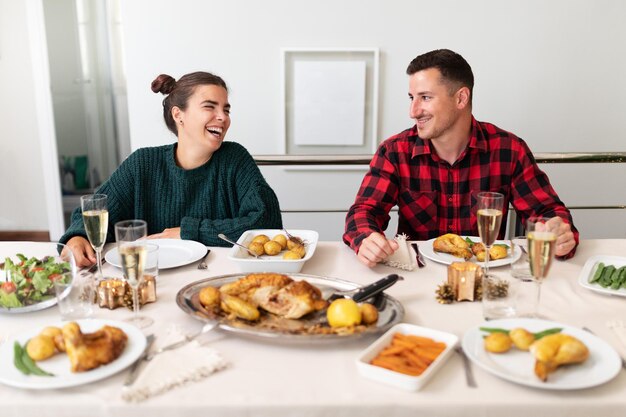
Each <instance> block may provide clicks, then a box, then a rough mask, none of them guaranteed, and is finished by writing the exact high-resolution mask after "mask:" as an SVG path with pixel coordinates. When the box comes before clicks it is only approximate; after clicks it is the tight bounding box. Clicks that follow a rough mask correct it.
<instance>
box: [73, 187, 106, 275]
mask: <svg viewBox="0 0 626 417" xmlns="http://www.w3.org/2000/svg"><path fill="white" fill-rule="evenodd" d="M80 207H81V210H82V212H83V223H84V224H85V231H86V232H87V238H88V239H89V243H90V244H91V246H92V247H93V250H94V251H95V252H96V262H97V264H98V280H101V279H102V248H103V247H104V244H105V242H106V240H107V229H108V227H109V211H108V210H107V196H106V195H105V194H90V195H84V196H82V197H80Z"/></svg>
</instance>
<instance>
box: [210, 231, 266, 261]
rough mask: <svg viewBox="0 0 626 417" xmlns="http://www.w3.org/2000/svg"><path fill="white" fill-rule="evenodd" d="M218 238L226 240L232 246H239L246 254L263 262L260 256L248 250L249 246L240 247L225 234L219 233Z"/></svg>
mask: <svg viewBox="0 0 626 417" xmlns="http://www.w3.org/2000/svg"><path fill="white" fill-rule="evenodd" d="M217 237H219V238H220V239H222V240H225V241H226V242H228V243H230V244H231V245H235V246H239V247H240V248H242V249H245V250H246V252H248V254H250V255H252V256H253V257H254V258H256V259H259V260H263V258H261V257H260V256H259V255H257V254H256V253H254V252H252V251H251V250H250V249H248V247H247V246H244V245H240V244H239V243H237V242H233V241H232V240H230V239H229V238H227V237H226V235H225V234H224V233H218V235H217Z"/></svg>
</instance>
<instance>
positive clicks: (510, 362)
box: [462, 319, 622, 390]
mask: <svg viewBox="0 0 626 417" xmlns="http://www.w3.org/2000/svg"><path fill="white" fill-rule="evenodd" d="M479 327H500V328H504V329H513V328H515V327H523V328H525V329H527V330H528V331H530V332H538V331H542V330H546V329H550V328H553V327H561V328H563V330H562V332H563V333H565V334H569V335H571V336H574V337H576V338H577V339H579V340H580V341H581V342H583V343H584V344H585V345H586V346H587V348H589V353H590V355H589V358H588V359H587V360H586V361H585V362H583V363H581V364H577V365H571V366H563V367H560V368H558V369H557V370H556V371H555V372H554V373H551V374H550V375H549V376H548V380H547V381H546V382H541V381H540V380H539V378H537V376H536V375H535V373H534V364H535V359H534V357H533V355H532V354H531V353H529V352H524V351H521V350H518V349H515V348H512V349H511V350H510V351H509V352H507V353H500V354H497V353H489V352H487V351H485V348H484V341H483V336H485V335H486V334H487V333H485V332H483V331H481V330H480V329H479ZM462 346H463V350H464V351H465V353H466V354H467V356H468V357H469V358H470V359H471V360H472V361H473V362H474V363H475V364H476V365H478V366H480V367H481V368H483V369H484V370H486V371H487V372H490V373H492V374H494V375H496V376H498V377H500V378H502V379H506V380H507V381H511V382H515V383H517V384H521V385H526V386H529V387H534V388H542V389H551V390H573V389H581V388H590V387H594V386H596V385H600V384H604V383H605V382H608V381H610V380H611V379H613V378H614V377H615V376H616V375H617V374H618V373H619V371H620V369H621V365H622V363H621V360H620V357H619V355H618V354H617V352H615V350H614V349H613V348H612V347H611V346H609V344H608V343H606V342H605V341H604V340H602V339H600V338H598V337H597V336H594V335H593V334H591V333H589V332H586V331H584V330H581V329H578V328H576V327H572V326H568V325H565V324H561V323H555V322H553V321H548V320H538V319H503V320H490V321H488V322H484V323H483V324H481V325H479V326H476V327H474V328H472V329H470V330H468V331H467V332H466V333H465V335H464V336H463V343H462Z"/></svg>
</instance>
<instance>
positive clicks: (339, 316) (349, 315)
mask: <svg viewBox="0 0 626 417" xmlns="http://www.w3.org/2000/svg"><path fill="white" fill-rule="evenodd" d="M326 318H327V319H328V324H330V327H347V326H356V325H357V324H361V309H360V308H359V305H358V304H357V303H355V302H354V300H351V299H349V298H340V299H338V300H335V301H333V302H332V303H331V304H330V306H329V307H328V310H326Z"/></svg>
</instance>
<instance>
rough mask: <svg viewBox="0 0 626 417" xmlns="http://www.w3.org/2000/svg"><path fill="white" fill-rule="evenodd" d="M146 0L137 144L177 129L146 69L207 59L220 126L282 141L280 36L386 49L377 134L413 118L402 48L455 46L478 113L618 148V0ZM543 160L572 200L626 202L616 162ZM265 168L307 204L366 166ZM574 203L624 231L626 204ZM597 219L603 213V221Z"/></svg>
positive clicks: (565, 144)
mask: <svg viewBox="0 0 626 417" xmlns="http://www.w3.org/2000/svg"><path fill="white" fill-rule="evenodd" d="M150 4H151V7H150V8H146V7H144V6H145V3H144V2H137V1H135V2H123V3H122V20H123V24H124V33H125V41H126V53H127V55H126V63H127V80H128V100H129V111H130V128H131V145H132V148H133V149H136V148H139V147H142V146H152V145H157V144H164V143H170V142H172V141H173V140H174V137H173V136H172V135H171V134H170V133H169V132H168V131H167V130H166V128H165V126H164V124H163V121H162V117H161V107H160V102H161V100H162V96H160V95H158V96H157V95H155V94H153V93H152V92H151V91H150V89H149V86H150V82H151V81H152V80H153V79H154V77H155V76H157V75H158V74H160V73H168V74H170V75H172V76H174V77H176V78H178V77H180V76H181V75H183V74H185V73H187V72H191V71H195V70H206V71H212V72H215V73H217V74H219V75H221V76H222V77H224V79H225V80H226V82H227V83H228V84H229V86H230V89H231V95H230V101H231V103H232V105H233V110H232V118H233V124H232V126H231V129H230V131H229V138H230V139H231V140H236V141H238V142H240V143H242V144H244V145H245V146H246V147H247V148H248V149H249V150H250V152H251V153H253V154H272V153H279V152H280V151H281V149H282V147H283V144H282V142H281V141H283V126H282V125H281V120H282V117H281V100H282V97H281V85H282V79H281V53H280V50H281V48H286V47H301V48H326V47H345V48H359V47H376V48H380V52H381V62H380V99H379V123H378V126H379V128H378V136H377V137H378V138H379V140H383V139H384V138H386V137H388V136H390V135H392V134H394V133H396V132H398V131H400V130H403V129H405V128H407V127H409V126H411V125H412V122H411V121H410V120H409V118H408V100H407V76H406V75H405V70H406V67H407V65H408V63H409V62H410V60H411V59H412V58H414V57H415V56H416V55H418V54H420V53H423V52H426V51H429V50H431V49H436V48H450V49H453V50H456V51H457V52H459V53H461V54H462V55H463V56H464V57H465V58H466V59H467V60H468V62H469V63H470V65H472V68H473V70H474V73H475V78H476V86H475V90H474V93H475V98H474V113H475V115H476V117H477V118H478V119H479V120H487V121H490V122H492V123H495V124H497V125H499V126H500V127H502V128H504V129H507V130H510V131H513V132H515V133H516V134H517V135H519V136H521V137H522V138H524V139H525V140H526V141H527V142H528V143H529V144H530V146H531V148H532V149H533V151H534V152H589V151H616V152H619V151H624V150H626V149H625V148H626V146H624V143H625V141H626V124H624V123H623V122H622V121H621V120H622V117H623V115H624V114H626V101H625V100H623V96H624V94H625V93H626V87H625V86H626V82H624V81H626V54H624V53H622V51H624V50H626V2H623V1H620V0H597V1H594V0H573V1H572V0H553V1H548V2H546V1H544V0H530V1H524V2H519V1H502V0H475V1H464V0H447V1H437V2H427V1H416V0H387V1H380V0H342V1H337V0H319V1H316V2H309V3H304V2H294V1H289V0H266V1H263V2H254V1H244V0H232V1H228V2H205V1H201V0H183V1H179V2H177V5H176V6H175V7H173V5H172V4H171V3H170V2H169V1H165V0H157V1H151V2H150ZM167 13H172V14H173V15H174V16H175V17H173V18H172V19H171V20H168V21H167V22H166V23H163V20H161V19H160V18H159V17H160V16H161V15H163V14H167ZM325 111H327V112H329V113H330V112H333V111H334V109H333V108H328V109H325ZM320 123H324V120H320ZM329 129H332V126H329ZM544 169H546V170H548V171H549V172H554V175H552V177H553V182H554V184H555V188H556V189H557V191H558V192H559V193H560V195H561V198H562V199H563V200H564V201H565V202H566V203H567V204H569V205H578V206H583V205H602V204H624V203H625V202H626V188H625V187H618V188H617V189H613V190H611V191H610V192H609V187H608V186H605V184H607V183H606V180H605V179H606V178H623V177H624V176H625V174H626V165H625V164H618V165H613V166H610V167H609V166H590V165H575V166H573V165H570V166H568V167H563V166H561V167H554V166H545V167H544ZM263 172H264V174H265V175H266V177H267V179H268V181H269V182H270V184H271V185H272V186H273V187H274V188H275V190H276V192H277V194H278V196H279V199H280V201H281V207H282V208H283V210H307V209H346V208H347V207H348V206H349V205H350V204H351V202H352V201H353V199H354V195H355V193H356V190H357V188H358V185H359V183H360V180H361V178H362V175H363V172H364V170H357V171H355V170H349V171H347V172H346V171H339V170H338V171H318V170H315V169H309V170H304V171H303V170H299V171H293V170H289V169H283V168H276V167H265V168H263ZM561 173H563V174H562V175H561ZM581 173H584V174H583V178H584V180H585V181H584V182H583V183H584V184H585V186H586V187H585V188H583V187H581V184H582V183H581V182H580V178H578V176H579V175H581ZM574 216H575V222H576V224H577V225H578V226H579V228H580V229H581V232H582V233H583V236H587V237H592V236H606V237H608V236H613V237H626V211H624V210H602V211H593V212H589V211H585V212H582V211H581V212H577V211H575V212H574ZM599 219H604V220H605V221H604V222H601V224H598V223H599V221H598V220H599ZM285 223H286V225H287V226H289V227H297V228H306V227H320V228H323V231H324V232H323V233H322V235H323V237H326V238H332V239H338V238H339V237H340V236H341V231H342V229H343V215H342V214H337V213H329V214H326V215H319V214H289V215H286V216H285ZM318 230H319V229H318ZM390 230H393V229H390ZM390 233H391V232H390Z"/></svg>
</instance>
